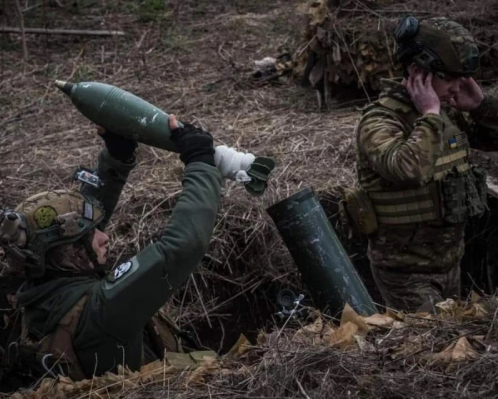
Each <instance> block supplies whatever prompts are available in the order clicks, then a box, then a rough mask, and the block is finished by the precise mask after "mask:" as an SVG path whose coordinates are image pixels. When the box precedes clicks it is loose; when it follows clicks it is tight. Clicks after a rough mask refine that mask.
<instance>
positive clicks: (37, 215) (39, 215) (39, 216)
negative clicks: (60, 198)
mask: <svg viewBox="0 0 498 399" xmlns="http://www.w3.org/2000/svg"><path fill="white" fill-rule="evenodd" d="M56 217H57V211H56V210H55V209H54V208H52V207H51V206H42V207H40V208H38V209H37V210H36V211H35V212H34V214H33V218H34V219H35V222H36V224H37V225H38V227H39V228H40V229H45V228H47V227H48V226H50V225H52V223H53V222H54V220H55V218H56Z"/></svg>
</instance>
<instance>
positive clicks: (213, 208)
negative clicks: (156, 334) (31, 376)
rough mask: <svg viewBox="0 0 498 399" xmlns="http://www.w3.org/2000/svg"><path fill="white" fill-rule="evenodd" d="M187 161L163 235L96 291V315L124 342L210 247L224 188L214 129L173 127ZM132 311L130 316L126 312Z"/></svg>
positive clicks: (94, 316)
mask: <svg viewBox="0 0 498 399" xmlns="http://www.w3.org/2000/svg"><path fill="white" fill-rule="evenodd" d="M173 135H174V137H175V138H176V140H177V142H178V148H179V149H180V159H182V161H183V162H184V163H185V164H186V168H185V174H184V177H183V180H182V184H183V190H182V193H181V195H180V198H179V199H178V203H177V204H176V206H175V208H174V210H173V213H172V215H171V219H170V222H169V225H168V226H167V228H166V229H165V230H164V233H163V235H162V237H161V239H160V240H159V241H157V242H155V243H153V244H151V245H149V246H148V247H147V248H145V249H144V250H143V251H142V252H140V253H139V254H138V255H137V256H135V257H133V258H132V259H131V260H130V261H128V262H125V263H124V264H122V265H120V266H119V267H118V268H117V269H116V270H115V271H114V273H113V275H111V276H110V277H109V279H107V280H104V281H102V283H101V285H100V287H99V288H98V292H95V293H94V295H92V298H91V301H92V302H94V303H95V306H93V307H92V309H94V310H93V312H94V314H93V315H92V320H93V321H94V322H96V323H97V324H98V325H99V326H100V328H101V329H103V330H104V331H105V332H106V333H108V334H111V335H113V336H114V337H116V338H117V339H118V340H120V341H121V342H126V341H128V340H131V339H133V338H134V337H136V336H137V334H138V333H139V332H140V331H141V330H142V329H143V327H144V326H145V324H146V323H147V321H149V320H150V318H151V317H152V315H153V314H154V313H155V312H157V311H158V310H159V308H160V307H161V306H162V305H163V304H164V303H165V302H166V301H167V300H168V299H169V298H170V297H171V295H172V294H173V293H174V292H175V291H176V290H177V289H178V288H179V287H180V286H181V285H182V284H183V283H184V282H185V281H186V280H187V278H188V277H189V276H190V274H191V273H192V272H193V271H194V269H195V267H196V266H197V265H198V264H199V262H200V261H201V260H202V257H203V256H204V254H205V253H206V251H207V248H208V245H209V242H210V240H211V235H212V233H213V229H214V225H215V220H216V214H217V211H218V204H219V201H220V193H221V175H220V172H219V170H218V168H216V167H215V166H214V147H213V139H212V137H211V135H210V134H209V133H207V132H204V131H202V130H201V129H198V128H195V127H193V126H191V125H187V124H186V125H185V127H184V128H182V129H177V130H176V131H174V132H173ZM123 315H128V317H122V316H123Z"/></svg>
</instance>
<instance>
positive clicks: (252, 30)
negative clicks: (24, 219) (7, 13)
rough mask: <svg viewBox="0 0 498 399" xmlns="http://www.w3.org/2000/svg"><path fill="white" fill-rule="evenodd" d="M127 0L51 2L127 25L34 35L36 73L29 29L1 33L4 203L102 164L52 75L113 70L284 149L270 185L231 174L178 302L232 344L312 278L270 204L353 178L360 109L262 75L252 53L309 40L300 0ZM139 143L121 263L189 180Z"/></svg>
mask: <svg viewBox="0 0 498 399" xmlns="http://www.w3.org/2000/svg"><path fill="white" fill-rule="evenodd" d="M80 3H81V4H84V3H83V2H80ZM121 3H123V4H122V5H121V7H115V8H112V7H110V6H109V10H108V11H107V13H106V12H105V11H104V10H103V9H100V8H99V7H97V6H93V7H90V8H88V9H83V10H86V11H85V12H83V11H82V12H81V13H80V14H79V15H78V16H77V17H75V16H74V15H72V14H71V12H69V11H70V10H68V9H59V8H55V9H50V8H46V9H45V10H44V12H45V13H46V14H45V19H46V20H48V21H49V22H50V23H49V24H48V26H49V27H54V26H57V27H74V25H75V24H76V25H77V26H78V27H82V28H83V27H84V28H91V27H92V26H98V27H99V29H101V28H102V27H101V25H102V23H103V24H104V26H105V27H107V28H109V29H122V30H124V31H125V32H126V33H127V36H126V38H124V39H123V38H108V39H88V38H78V37H77V38H74V37H71V38H68V37H61V36H48V37H42V36H40V37H36V36H27V39H28V43H27V44H28V50H29V58H28V62H29V65H28V66H27V70H28V72H27V73H26V74H24V73H23V72H22V56H21V55H22V52H20V51H21V48H20V37H19V36H15V35H11V36H3V37H2V52H1V57H2V58H1V64H2V66H3V68H2V70H1V72H2V75H1V76H2V80H1V82H0V86H1V97H0V103H3V104H4V107H3V111H4V112H3V115H2V119H1V120H0V126H1V133H0V146H1V147H0V167H1V168H0V187H1V190H0V203H2V204H3V205H5V206H14V205H16V204H17V203H19V202H20V201H21V200H22V199H24V198H26V197H27V196H28V195H32V194H33V193H36V192H39V191H43V190H49V189H55V188H60V187H69V186H70V185H71V182H70V176H71V174H72V172H73V171H74V169H75V167H76V166H78V165H87V166H89V165H91V164H92V163H93V162H94V161H95V159H96V156H97V154H98V152H99V150H100V148H101V147H102V143H101V141H100V139H99V138H98V137H97V135H96V134H95V130H94V128H93V127H92V126H91V125H90V124H89V122H88V121H87V120H85V119H84V118H83V117H82V116H81V115H80V114H79V113H78V111H76V110H75V109H74V107H73V106H72V105H71V103H70V101H69V100H68V99H67V98H66V97H65V96H64V95H62V94H61V93H60V92H59V91H58V90H57V89H56V88H55V87H54V85H53V80H54V79H56V78H57V79H68V80H73V81H82V80H97V81H103V82H107V83H110V84H115V85H117V86H119V87H122V88H124V89H126V90H129V91H131V92H133V93H135V94H137V95H139V96H142V97H143V98H145V99H147V100H148V101H150V102H152V103H154V104H156V105H157V106H160V107H161V108H162V109H164V110H166V111H168V112H174V113H175V114H177V115H178V116H179V118H180V119H182V120H185V121H194V122H195V123H197V124H199V125H202V126H204V127H206V128H207V129H209V130H210V131H211V132H212V133H213V134H214V136H215V139H216V142H217V143H219V144H221V143H226V144H228V145H231V146H235V147H237V148H238V149H243V150H247V151H251V152H253V153H255V154H262V155H272V156H274V157H275V158H277V160H278V167H277V170H276V172H275V175H274V177H273V179H272V181H271V184H270V187H269V189H268V192H267V194H266V195H265V196H264V197H262V198H252V197H250V196H248V195H247V194H246V192H245V190H244V189H243V188H242V187H240V186H238V185H235V184H233V183H231V182H229V183H228V184H227V187H226V193H225V197H224V199H223V204H222V207H221V209H220V213H219V219H218V223H217V227H216V231H215V234H214V237H213V240H212V244H211V248H210V251H209V253H208V254H207V255H206V258H205V262H204V263H203V265H202V266H201V267H200V268H199V270H198V272H197V273H195V274H194V275H193V277H192V278H191V279H190V280H189V282H188V283H187V285H186V288H185V289H184V290H182V291H181V292H179V293H178V294H177V295H176V296H175V297H174V298H173V300H172V301H170V303H169V304H168V305H167V306H168V309H169V311H170V313H171V314H172V315H173V316H175V317H176V318H177V319H178V322H179V323H180V324H182V325H185V326H190V327H193V328H195V329H196V330H198V331H201V333H200V339H201V341H202V342H203V343H204V344H205V345H208V346H211V347H213V348H214V349H226V348H228V347H229V346H230V345H231V344H233V341H234V340H235V339H236V338H237V336H238V334H239V333H241V332H244V333H248V331H249V335H251V334H252V335H255V334H256V331H257V329H258V328H259V327H262V326H264V325H265V324H266V323H267V322H268V321H271V319H272V314H273V313H274V312H276V311H278V310H279V309H277V308H276V306H275V305H274V303H273V301H274V297H275V295H276V292H277V290H278V288H279V287H281V286H283V285H294V286H295V287H297V289H300V288H299V286H300V284H299V282H298V279H297V276H296V272H295V268H294V266H293V264H292V261H291V260H290V257H289V255H288V253H287V250H286V249H285V247H284V246H283V244H282V242H281V240H280V238H279V237H278V234H277V233H276V232H275V231H274V227H273V225H272V223H271V221H270V219H269V217H267V215H266V212H265V209H266V208H267V207H268V206H270V205H272V204H274V203H275V202H277V201H279V200H281V199H284V198H286V197H287V196H289V195H291V194H293V193H295V192H297V191H298V190H299V189H301V188H303V187H305V186H309V185H312V186H313V187H314V188H315V189H316V190H317V191H318V192H323V193H330V192H331V190H332V189H333V187H335V186H337V185H339V184H348V183H350V182H351V181H352V180H353V170H352V168H351V166H352V163H353V159H354V153H353V146H352V138H351V133H352V131H353V127H354V123H355V119H356V114H355V112H354V109H346V110H343V111H335V112H330V113H320V112H317V111H316V103H315V98H314V94H313V93H312V92H310V91H308V90H306V89H304V88H301V87H300V86H299V85H298V84H296V83H295V82H293V81H285V80H284V81H281V82H278V83H276V84H275V85H265V84H261V83H258V82H256V81H253V80H251V78H250V76H251V72H252V71H253V66H252V62H253V60H257V59H261V58H263V57H265V56H274V55H277V54H279V53H280V52H281V51H284V50H285V49H294V48H296V47H297V41H298V40H299V35H298V32H297V30H296V29H295V26H296V25H297V24H298V22H299V20H300V17H299V15H298V14H297V13H296V12H295V10H296V5H298V3H300V2H299V1H294V2H288V1H286V2H283V1H274V2H270V3H268V4H266V3H263V2H259V3H255V4H252V5H247V4H246V3H245V2H240V3H238V4H234V5H231V6H227V5H224V2H222V1H214V2H210V3H209V5H203V6H199V5H198V6H196V7H194V4H195V3H194V2H188V1H187V2H182V3H181V4H180V3H178V4H177V6H171V8H168V9H167V10H166V11H165V15H166V16H165V17H164V19H161V20H160V21H152V22H148V23H139V22H138V21H137V20H136V19H135V18H134V17H133V16H132V15H130V14H129V13H123V10H126V7H125V5H126V4H124V3H125V2H121ZM110 4H111V3H110ZM206 4H207V3H206ZM42 11H43V9H42V8H39V9H37V10H34V11H33V12H34V14H29V13H28V15H27V17H26V21H25V22H26V25H27V26H40V25H41V24H42V23H43V21H44V19H43V13H42ZM28 17H29V18H28ZM75 18H76V19H75ZM139 155H140V163H139V165H138V167H137V168H136V170H135V171H134V172H133V173H132V175H131V178H130V180H129V183H128V185H127V187H126V189H125V192H124V194H123V196H122V200H121V203H120V205H119V209H118V210H117V212H116V214H115V216H114V219H113V221H112V223H111V225H110V226H109V233H110V236H111V243H112V244H111V252H112V254H113V261H114V262H113V263H114V264H116V263H118V262H121V261H122V260H125V259H127V258H129V257H130V256H132V255H133V254H134V253H136V252H138V251H140V250H141V249H142V248H144V247H145V246H146V245H147V244H148V243H150V242H151V241H152V240H154V239H155V238H157V237H159V235H160V234H161V231H162V228H163V227H164V226H165V225H166V223H167V219H168V216H169V214H170V212H171V209H172V208H173V206H174V204H175V201H176V198H177V196H178V194H179V192H180V189H181V186H180V178H181V164H180V162H179V161H178V160H177V156H176V155H175V154H170V153H166V152H163V151H161V150H157V149H153V148H148V147H141V148H140V150H139ZM236 295H237V296H236ZM235 296H236V297H235ZM233 297H235V298H234V299H232V298H233ZM220 341H221V342H220Z"/></svg>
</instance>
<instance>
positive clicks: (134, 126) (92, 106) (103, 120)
mask: <svg viewBox="0 0 498 399" xmlns="http://www.w3.org/2000/svg"><path fill="white" fill-rule="evenodd" d="M66 85H68V84H66ZM62 90H63V91H64V92H66V91H65V90H64V89H62ZM69 97H70V98H71V100H72V102H73V104H74V105H75V106H76V108H77V109H78V110H79V111H80V112H81V113H82V114H83V115H84V116H86V117H87V118H88V119H89V120H91V121H92V122H93V123H95V124H97V125H99V126H102V127H103V128H104V129H106V130H108V131H110V132H113V133H115V134H118V135H121V136H124V137H127V138H133V139H135V140H136V141H138V142H140V143H143V144H147V145H150V146H153V147H157V148H161V149H164V150H168V151H174V152H178V147H177V146H176V144H175V143H173V142H172V141H171V140H170V136H171V131H170V128H169V115H168V114H167V113H166V112H164V111H162V110H160V109H159V108H157V107H156V106H154V105H152V104H150V103H148V102H147V101H145V100H143V99H141V98H140V97H137V96H135V95H134V94H131V93H129V92H127V91H125V90H122V89H120V88H118V87H115V86H112V85H108V84H105V83H98V82H80V83H75V84H72V87H71V88H70V91H69Z"/></svg>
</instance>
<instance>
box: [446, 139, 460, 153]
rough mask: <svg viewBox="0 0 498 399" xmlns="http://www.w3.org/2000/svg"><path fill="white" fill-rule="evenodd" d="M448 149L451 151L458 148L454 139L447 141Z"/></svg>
mask: <svg viewBox="0 0 498 399" xmlns="http://www.w3.org/2000/svg"><path fill="white" fill-rule="evenodd" d="M448 145H449V147H450V148H451V149H452V150H453V149H455V148H457V147H458V141H457V139H456V138H455V137H453V138H451V139H449V140H448Z"/></svg>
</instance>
